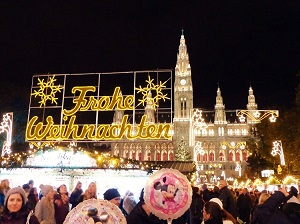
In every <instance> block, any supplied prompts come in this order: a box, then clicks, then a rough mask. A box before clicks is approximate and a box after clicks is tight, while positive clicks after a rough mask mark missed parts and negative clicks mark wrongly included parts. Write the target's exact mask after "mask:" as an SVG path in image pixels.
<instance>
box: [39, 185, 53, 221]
mask: <svg viewBox="0 0 300 224" xmlns="http://www.w3.org/2000/svg"><path fill="white" fill-rule="evenodd" d="M40 189H41V192H42V194H43V197H42V199H41V200H40V201H39V202H38V203H37V204H36V206H35V215H36V217H37V218H38V220H39V222H40V223H42V224H56V221H55V209H54V203H53V199H54V194H55V191H54V189H53V187H52V186H50V185H43V184H41V185H40Z"/></svg>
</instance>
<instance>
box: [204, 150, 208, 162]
mask: <svg viewBox="0 0 300 224" xmlns="http://www.w3.org/2000/svg"><path fill="white" fill-rule="evenodd" d="M207 157H208V156H207V152H205V153H204V155H203V162H207Z"/></svg>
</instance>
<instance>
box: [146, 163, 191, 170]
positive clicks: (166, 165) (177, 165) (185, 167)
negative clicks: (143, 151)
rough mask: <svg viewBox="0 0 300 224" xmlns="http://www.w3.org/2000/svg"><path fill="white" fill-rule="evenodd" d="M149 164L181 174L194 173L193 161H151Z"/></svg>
mask: <svg viewBox="0 0 300 224" xmlns="http://www.w3.org/2000/svg"><path fill="white" fill-rule="evenodd" d="M149 162H150V161H149ZM150 163H152V164H153V163H154V164H155V165H158V166H161V168H169V169H170V168H171V169H176V170H178V171H180V172H181V173H190V172H194V171H195V163H194V162H193V161H151V162H150Z"/></svg>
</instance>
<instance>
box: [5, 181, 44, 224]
mask: <svg viewBox="0 0 300 224" xmlns="http://www.w3.org/2000/svg"><path fill="white" fill-rule="evenodd" d="M26 201H27V198H26V195H25V191H24V190H23V188H21V187H14V188H11V189H10V190H9V191H8V192H7V193H6V196H5V199H4V209H3V213H2V214H1V217H0V223H9V224H26V223H29V224H39V221H38V219H37V217H35V216H34V215H33V214H32V213H31V212H30V211H29V210H28V209H27V207H26ZM27 221H28V222H27Z"/></svg>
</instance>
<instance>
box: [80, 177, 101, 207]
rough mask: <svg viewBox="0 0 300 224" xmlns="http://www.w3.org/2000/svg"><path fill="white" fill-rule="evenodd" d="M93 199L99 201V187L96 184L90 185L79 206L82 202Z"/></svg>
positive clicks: (81, 197) (81, 196)
mask: <svg viewBox="0 0 300 224" xmlns="http://www.w3.org/2000/svg"><path fill="white" fill-rule="evenodd" d="M91 198H95V199H97V186H96V183H95V182H91V183H90V184H89V186H88V189H87V190H85V192H84V194H82V195H80V196H79V198H78V201H77V203H78V204H79V203H80V202H83V201H85V200H88V199H91Z"/></svg>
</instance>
